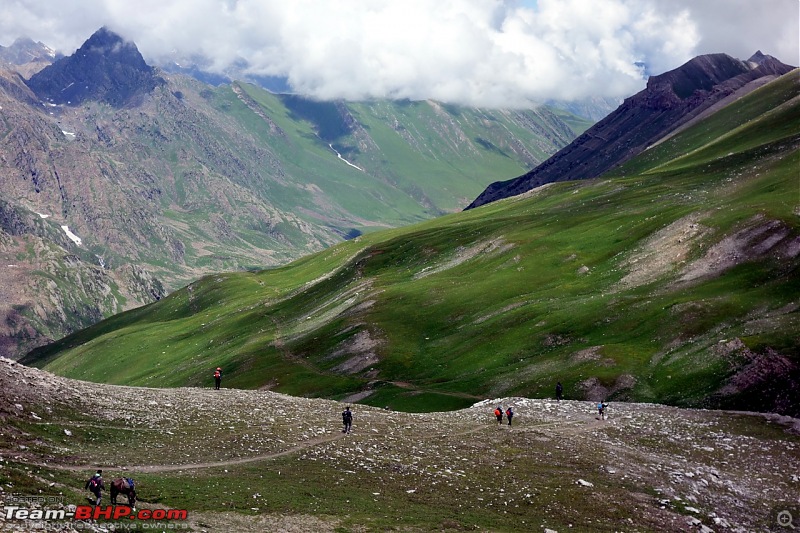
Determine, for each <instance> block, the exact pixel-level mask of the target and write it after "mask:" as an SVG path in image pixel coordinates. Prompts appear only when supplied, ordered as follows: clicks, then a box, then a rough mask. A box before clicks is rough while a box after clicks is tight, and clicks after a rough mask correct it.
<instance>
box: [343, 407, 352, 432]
mask: <svg viewBox="0 0 800 533" xmlns="http://www.w3.org/2000/svg"><path fill="white" fill-rule="evenodd" d="M342 424H344V428H343V429H342V433H350V428H351V427H352V426H353V413H351V412H350V406H349V405H348V406H347V407H346V408H345V410H344V411H342Z"/></svg>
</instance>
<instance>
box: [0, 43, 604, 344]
mask: <svg viewBox="0 0 800 533" xmlns="http://www.w3.org/2000/svg"><path fill="white" fill-rule="evenodd" d="M28 60H30V61H29V62H27V63H24V64H22V65H19V64H17V63H18V62H20V61H28ZM0 61H2V62H3V63H4V64H5V65H6V68H4V69H0V108H1V109H0V115H2V118H3V121H2V122H1V123H0V262H1V263H2V264H3V265H5V266H4V268H2V269H0V293H2V294H1V295H0V296H2V298H0V355H10V356H17V355H19V354H20V353H22V352H24V351H27V350H28V349H30V348H31V347H33V346H37V345H40V344H42V343H45V342H48V341H50V340H53V339H58V338H60V337H62V336H63V335H65V334H67V333H69V332H71V331H74V330H76V329H79V328H82V327H86V326H88V325H90V324H92V323H94V322H96V321H98V320H100V319H102V318H103V317H106V316H109V315H110V314H113V313H116V312H119V311H121V310H123V309H127V308H131V307H135V306H138V305H141V304H143V303H147V302H151V301H153V300H155V299H158V298H160V297H163V296H164V295H165V294H167V293H169V292H170V291H171V290H174V289H175V288H178V287H180V286H182V285H184V284H185V283H188V282H190V281H192V280H194V279H196V278H197V277H199V276H201V275H203V274H206V273H209V272H220V271H227V270H243V269H246V270H252V269H257V268H266V267H271V266H276V265H279V264H283V263H285V262H287V261H289V260H291V259H295V258H297V257H300V256H302V255H304V254H306V253H309V252H313V251H317V250H320V249H322V248H324V247H326V246H329V245H331V244H335V243H337V242H340V241H341V240H343V239H347V238H352V237H354V236H357V235H359V234H361V233H364V232H368V231H373V230H375V229H379V228H388V227H396V226H402V225H406V224H409V223H413V222H416V221H421V220H425V219H429V218H431V217H434V216H437V215H441V214H444V213H449V212H453V211H457V210H459V209H461V208H463V206H464V205H466V204H467V203H468V202H469V199H470V198H473V197H474V196H475V195H476V194H478V193H479V192H480V191H481V190H482V189H483V188H484V187H485V186H486V184H487V183H488V181H489V179H490V178H489V176H498V175H499V176H514V175H518V174H519V173H520V172H523V171H525V170H526V169H529V168H533V167H534V166H535V165H537V164H538V163H540V162H542V161H544V160H545V159H546V158H547V157H548V156H549V155H551V154H552V153H554V152H555V151H557V150H558V149H560V148H562V147H563V146H565V145H567V144H568V143H569V142H570V141H571V140H572V139H574V138H575V137H576V135H578V134H579V133H581V132H582V131H584V130H585V129H586V128H587V127H589V126H590V125H591V123H590V122H589V121H586V120H583V119H581V118H579V117H576V116H575V115H572V114H569V113H567V112H564V111H562V110H554V109H550V108H547V107H542V108H539V109H532V110H527V111H509V110H480V109H469V108H463V107H457V106H451V105H444V104H440V103H437V102H409V101H404V102H402V101H401V102H389V101H372V102H362V103H347V102H317V101H311V100H307V99H304V98H300V97H298V96H294V95H279V94H274V93H270V92H268V91H265V90H263V89H261V88H259V87H257V86H255V85H251V84H246V83H240V82H234V83H227V84H224V85H220V86H213V85H209V84H206V83H202V82H200V81H197V80H195V79H193V78H191V77H189V76H185V75H182V74H169V73H166V72H164V71H163V70H160V69H157V68H153V67H151V66H150V65H147V64H146V62H145V61H144V60H143V58H142V56H141V54H140V53H139V52H138V49H137V48H136V46H135V44H133V43H130V42H125V41H124V40H123V39H122V38H120V36H118V35H116V34H114V33H113V32H110V31H108V30H106V29H101V30H99V31H98V32H96V33H95V34H94V35H92V36H91V37H90V38H89V39H88V40H87V41H86V43H84V45H83V46H81V48H80V49H78V50H77V51H76V52H75V53H74V54H72V55H70V56H68V57H58V56H56V55H55V54H54V53H53V51H52V50H50V49H49V48H47V47H46V46H45V45H43V44H41V43H33V42H32V41H17V42H15V43H14V44H13V45H12V46H10V47H7V48H3V49H0Z"/></svg>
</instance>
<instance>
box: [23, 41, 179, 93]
mask: <svg viewBox="0 0 800 533" xmlns="http://www.w3.org/2000/svg"><path fill="white" fill-rule="evenodd" d="M164 83H165V81H164V80H163V79H162V78H161V77H159V76H158V74H157V73H156V69H155V68H153V67H150V66H148V65H147V63H145V61H144V58H143V57H142V55H141V54H140V53H139V49H138V48H137V47H136V45H135V44H133V43H131V42H125V41H124V40H123V39H122V37H120V36H119V35H117V34H116V33H114V32H112V31H109V30H108V29H106V28H101V29H99V30H97V31H96V32H95V33H94V34H93V35H92V36H91V37H90V38H89V39H88V40H87V41H86V42H85V43H83V46H81V47H80V48H79V49H78V50H76V51H75V53H74V54H72V55H71V56H69V57H64V58H61V59H59V60H58V61H56V62H55V63H53V64H52V65H50V66H48V67H46V68H44V69H42V70H41V71H40V72H38V73H36V74H34V75H33V76H32V77H31V78H30V79H29V80H28V82H27V84H28V87H30V88H31V89H32V90H33V92H35V93H36V95H37V96H38V97H39V98H41V99H42V100H46V101H48V102H51V103H54V104H70V105H79V104H80V103H82V102H84V101H86V100H96V101H101V102H105V103H108V104H110V105H112V106H114V107H122V106H124V105H126V104H128V103H130V102H131V101H132V100H133V99H134V98H135V97H137V96H142V95H145V94H147V93H149V92H151V91H152V90H153V89H155V88H156V87H158V86H159V85H162V84H164Z"/></svg>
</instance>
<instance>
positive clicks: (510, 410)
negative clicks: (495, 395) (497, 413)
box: [506, 405, 514, 426]
mask: <svg viewBox="0 0 800 533" xmlns="http://www.w3.org/2000/svg"><path fill="white" fill-rule="evenodd" d="M506 418H508V425H509V426H510V425H511V419H512V418H514V409H513V408H512V407H511V406H510V405H509V406H508V409H506Z"/></svg>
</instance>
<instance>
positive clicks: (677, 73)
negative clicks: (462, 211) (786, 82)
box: [467, 51, 794, 209]
mask: <svg viewBox="0 0 800 533" xmlns="http://www.w3.org/2000/svg"><path fill="white" fill-rule="evenodd" d="M793 68H794V67H792V66H789V65H785V64H783V63H781V62H780V61H778V60H777V59H775V58H774V57H771V56H766V55H764V54H762V53H761V52H760V51H759V52H756V53H755V54H754V55H753V56H752V57H751V58H750V59H748V60H747V61H741V60H739V59H735V58H733V57H731V56H729V55H726V54H711V55H704V56H699V57H696V58H694V59H692V60H691V61H689V62H687V63H686V64H684V65H682V66H680V67H678V68H677V69H675V70H671V71H669V72H666V73H664V74H661V75H658V76H653V77H651V78H650V79H649V80H648V82H647V87H646V88H645V89H644V90H642V91H641V92H639V93H637V94H635V95H634V96H631V97H630V98H627V99H626V100H625V101H624V103H623V104H622V105H621V106H620V107H619V108H617V109H616V110H615V111H614V112H612V113H611V114H609V115H608V116H607V117H605V118H604V119H603V120H601V121H600V122H598V123H597V124H595V125H594V126H592V127H591V128H590V129H589V130H587V131H586V132H584V133H583V134H582V135H581V136H580V137H578V138H577V139H575V140H574V141H573V142H572V143H570V144H569V145H568V146H567V147H565V148H563V149H561V150H560V151H559V152H557V153H556V154H555V155H553V156H552V157H550V158H549V159H548V160H547V161H545V162H544V163H542V164H541V165H539V166H537V167H536V168H534V169H533V170H531V171H529V172H527V173H525V174H523V175H522V176H520V177H518V178H515V179H512V180H507V181H497V182H494V183H492V184H491V185H489V186H488V187H487V188H486V190H485V191H483V193H481V194H480V195H479V196H478V197H477V198H476V199H475V200H474V201H473V202H472V203H471V204H470V205H469V206H468V207H467V209H469V208H473V207H477V206H479V205H483V204H486V203H489V202H493V201H495V200H499V199H502V198H508V197H510V196H515V195H517V194H522V193H524V192H527V191H530V190H531V189H534V188H536V187H539V186H541V185H544V184H546V183H552V182H556V181H568V180H580V179H587V178H595V177H598V176H600V175H601V174H603V173H604V172H607V171H608V170H610V169H612V168H614V167H617V166H619V165H621V164H622V163H625V162H626V161H628V160H630V159H631V158H632V157H634V156H635V155H637V154H640V153H641V152H643V151H644V150H646V149H647V148H648V147H650V146H652V145H653V144H654V143H656V142H658V141H659V140H660V139H663V138H664V137H665V136H667V134H669V133H670V132H672V131H675V130H676V129H678V128H679V127H680V126H681V125H683V124H686V123H688V122H690V121H691V120H692V119H693V118H695V117H698V116H700V115H701V114H702V113H703V112H704V111H705V110H707V109H709V108H711V107H712V106H714V105H715V104H717V103H720V102H722V103H724V102H728V101H730V100H731V99H734V98H739V97H741V96H742V95H744V94H746V93H747V92H749V91H751V90H753V89H754V88H757V87H759V86H761V85H763V83H765V82H766V81H768V80H771V79H774V78H776V77H777V76H780V75H783V74H786V73H787V72H789V71H791V70H792V69H793Z"/></svg>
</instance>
